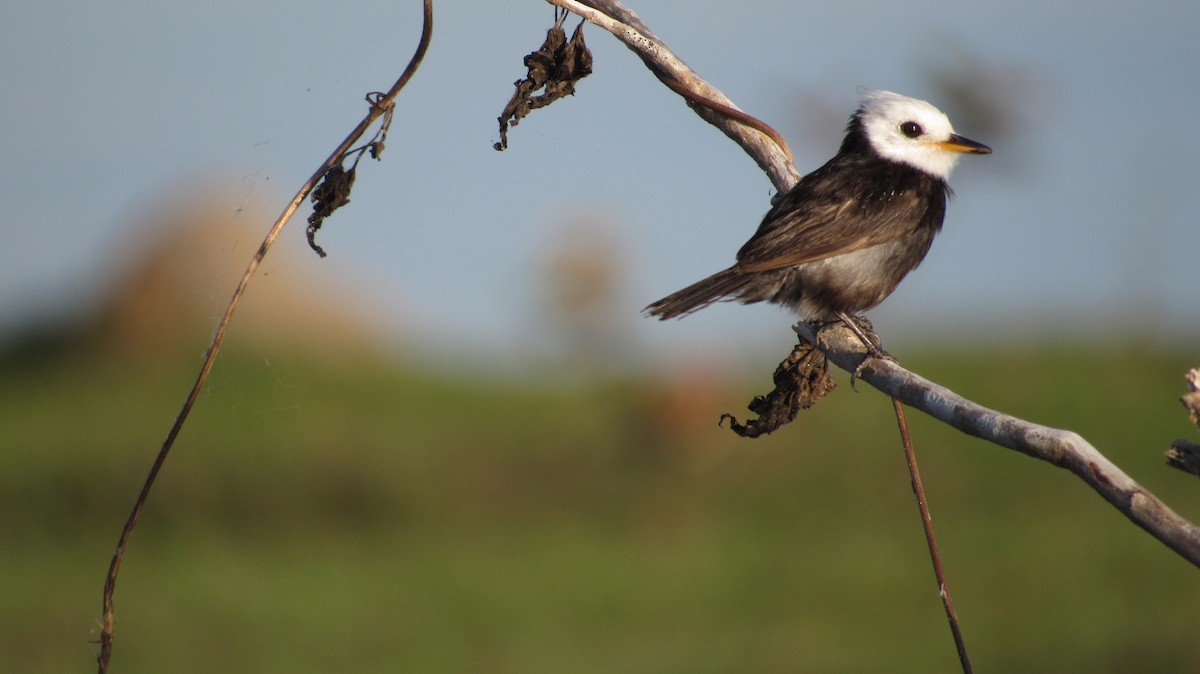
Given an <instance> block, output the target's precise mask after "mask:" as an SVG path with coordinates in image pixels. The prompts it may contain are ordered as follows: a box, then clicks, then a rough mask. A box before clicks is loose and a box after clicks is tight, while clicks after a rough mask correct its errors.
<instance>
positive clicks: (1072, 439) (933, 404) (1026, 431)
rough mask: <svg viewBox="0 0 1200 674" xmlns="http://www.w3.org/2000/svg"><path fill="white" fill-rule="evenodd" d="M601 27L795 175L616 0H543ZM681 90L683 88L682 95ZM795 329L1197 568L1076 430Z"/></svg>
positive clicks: (1184, 534) (1175, 529)
mask: <svg viewBox="0 0 1200 674" xmlns="http://www.w3.org/2000/svg"><path fill="white" fill-rule="evenodd" d="M547 2H549V3H551V4H553V5H557V6H559V7H562V8H564V9H567V10H570V11H571V12H574V13H575V14H578V15H580V16H582V17H584V18H585V19H587V20H588V21H590V22H592V23H594V24H596V25H597V26H600V27H601V28H603V29H605V30H607V31H609V32H610V33H612V34H613V35H614V36H616V37H617V39H619V40H620V41H621V42H623V43H624V44H625V45H626V46H627V47H629V49H631V50H633V52H634V53H636V54H637V55H638V56H639V57H641V59H642V61H643V62H644V63H645V64H646V67H647V68H649V69H650V70H651V72H653V73H654V75H655V76H657V77H658V78H659V79H660V80H662V81H663V82H664V83H665V84H667V85H668V86H669V87H671V89H672V90H675V91H678V92H680V93H681V95H684V96H685V98H687V99H688V101H689V102H690V103H692V104H693V109H694V110H695V111H696V114H698V115H700V116H701V117H702V118H704V119H705V120H707V121H708V122H710V123H712V124H713V125H714V126H716V127H718V128H719V129H721V131H723V132H724V133H725V134H726V135H727V136H729V137H730V138H731V139H733V140H734V142H736V143H738V145H740V146H741V147H742V149H743V150H745V152H746V153H747V154H748V155H750V157H751V158H753V159H754V161H755V162H756V163H757V164H758V165H759V166H760V167H761V168H762V169H763V171H764V172H766V174H767V176H768V178H770V180H771V182H772V183H773V184H774V185H775V188H776V189H777V190H779V191H780V192H783V191H785V190H787V189H789V188H790V187H792V186H793V185H794V184H795V183H796V182H797V181H798V180H799V178H800V175H801V174H800V173H799V172H798V171H797V170H796V167H795V165H794V164H793V162H792V160H791V157H790V152H788V151H787V149H786V146H784V145H783V144H782V143H780V142H778V141H776V140H775V139H774V138H773V137H772V136H771V135H770V134H768V133H764V132H762V131H760V130H759V129H758V128H756V127H754V126H752V125H748V124H746V123H745V122H744V121H740V120H738V119H734V118H730V117H729V116H728V115H726V114H724V113H722V112H720V111H719V110H717V109H714V108H713V107H712V106H704V105H696V104H695V102H696V101H697V100H708V101H715V102H717V103H718V104H720V105H724V106H728V107H729V108H731V109H733V110H737V107H736V106H735V105H734V104H733V102H732V101H730V100H729V98H728V97H726V96H725V94H723V93H722V92H721V91H720V90H719V89H717V88H716V87H714V86H712V85H711V84H709V83H708V82H706V81H705V80H704V79H703V78H701V77H700V76H699V75H697V74H696V73H695V72H693V71H692V69H691V68H689V67H688V66H687V64H685V63H684V62H683V61H682V59H680V58H679V57H678V56H676V55H675V54H674V53H672V52H671V50H670V49H669V48H668V47H667V46H666V45H665V44H664V43H663V42H662V40H660V39H659V38H658V37H657V36H655V35H654V33H653V32H651V31H650V29H649V28H648V27H647V26H646V25H645V24H644V23H642V21H641V19H639V18H638V16H637V15H636V14H635V13H634V12H632V11H631V10H629V9H628V8H626V7H624V6H623V5H622V4H621V3H620V2H617V1H616V0H547ZM681 89H682V90H684V91H686V92H688V93H684V91H681ZM796 331H797V333H799V334H800V335H801V337H802V338H803V339H806V340H808V341H810V342H811V343H813V344H815V345H816V346H817V348H819V349H820V350H821V351H822V352H823V353H825V355H826V356H827V357H828V358H829V360H831V361H832V362H833V363H834V364H836V365H837V366H838V367H841V368H842V369H844V370H847V371H848V372H852V373H853V372H856V371H858V372H859V374H860V375H861V379H862V380H863V381H865V382H867V383H868V384H870V385H871V386H874V387H875V388H877V389H879V390H880V391H882V392H884V393H886V394H887V395H889V396H892V397H893V398H895V399H896V400H899V401H901V402H902V403H904V404H906V405H909V406H910V407H915V408H917V409H919V410H921V411H923V412H925V413H926V414H928V415H930V416H932V417H933V418H935V419H937V420H939V421H941V422H943V423H946V424H948V425H950V426H953V427H954V428H957V429H958V430H960V431H962V432H964V433H967V434H969V435H974V436H975V437H978V438H982V439H984V440H987V441H988V442H991V443H994V444H997V445H999V446H1001V447H1007V448H1009V449H1014V450H1016V451H1019V452H1022V453H1024V454H1028V455H1029V456H1032V457H1034V458H1037V459H1041V460H1043V461H1046V462H1048V463H1051V464H1053V465H1055V466H1058V467H1060V468H1065V469H1067V470H1069V471H1071V473H1073V474H1075V475H1076V476H1077V477H1079V478H1080V479H1081V480H1083V481H1084V482H1085V483H1086V484H1087V485H1088V486H1089V487H1091V488H1092V489H1093V490H1094V491H1096V493H1098V494H1100V495H1101V496H1102V497H1104V499H1105V500H1106V501H1108V502H1109V503H1111V504H1112V505H1113V506H1114V507H1115V508H1117V509H1118V510H1120V511H1121V512H1122V513H1124V514H1125V516H1126V517H1128V518H1129V519H1130V520H1132V521H1133V522H1134V523H1135V524H1137V525H1138V526H1140V527H1142V528H1143V529H1145V530H1146V531H1147V532H1149V533H1150V534H1151V535H1152V536H1154V537H1155V538H1157V539H1158V540H1160V541H1162V543H1163V544H1165V545H1166V546H1167V547H1169V548H1171V549H1172V550H1174V551H1175V552H1177V553H1178V554H1179V555H1180V556H1182V557H1183V558H1185V559H1187V560H1188V561H1190V562H1191V563H1192V564H1195V565H1196V566H1200V527H1197V526H1196V525H1195V524H1192V523H1191V522H1189V521H1188V520H1186V519H1184V518H1183V517H1181V516H1180V515H1178V514H1177V513H1175V512H1174V511H1173V510H1171V509H1170V508H1168V507H1167V506H1166V504H1164V503H1163V502H1162V501H1161V500H1160V499H1159V498H1158V497H1156V496H1154V494H1152V493H1150V492H1149V491H1146V489H1144V488H1143V487H1142V486H1141V485H1139V484H1138V483H1137V482H1135V481H1134V480H1133V478H1131V477H1129V476H1128V475H1126V474H1125V473H1124V472H1123V471H1122V470H1121V469H1120V468H1118V467H1117V466H1116V465H1115V464H1113V463H1112V462H1111V461H1109V460H1108V459H1107V458H1106V457H1105V456H1104V455H1103V454H1101V453H1100V452H1099V451H1098V450H1097V449H1096V448H1095V447H1093V446H1092V445H1091V444H1089V443H1088V442H1087V441H1086V440H1084V439H1083V438H1082V437H1080V436H1079V435H1078V434H1077V433H1074V432H1071V431H1066V430H1059V429H1055V428H1049V427H1047V426H1041V425H1038V424H1034V423H1031V422H1028V421H1025V420H1022V419H1018V418H1016V417H1013V416H1009V415H1007V414H1002V413H1000V412H997V411H995V410H991V409H988V408H986V407H983V406H982V405H978V404H976V403H974V402H972V401H970V400H967V399H966V398H963V397H962V396H960V395H958V394H956V393H954V392H953V391H951V390H949V389H947V388H945V387H942V386H939V385H937V384H934V383H933V382H931V381H929V380H927V379H924V378H922V377H920V376H918V375H916V374H914V373H912V372H909V371H908V370H905V369H904V368H902V367H900V366H899V365H898V364H896V363H895V362H892V361H887V360H880V359H871V360H870V361H869V362H867V363H866V364H865V365H864V366H863V367H862V369H861V370H859V366H860V364H862V363H863V359H864V358H866V352H865V348H864V347H863V344H862V341H861V340H860V339H859V338H858V337H857V336H855V335H853V333H851V332H850V331H849V329H846V328H844V327H829V328H826V329H824V330H822V331H821V334H820V339H817V335H814V334H811V332H812V327H811V326H809V325H807V324H805V323H800V324H798V325H797V326H796Z"/></svg>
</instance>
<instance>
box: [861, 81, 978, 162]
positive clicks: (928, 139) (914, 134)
mask: <svg viewBox="0 0 1200 674" xmlns="http://www.w3.org/2000/svg"><path fill="white" fill-rule="evenodd" d="M854 117H855V119H856V120H857V121H858V122H859V123H860V124H861V125H862V130H863V133H864V134H865V135H866V137H867V142H868V143H869V144H870V145H871V147H872V149H874V150H875V151H876V152H877V153H879V155H880V156H881V157H883V158H885V159H888V160H890V161H894V162H898V163H901V164H907V165H909V166H912V167H914V168H916V169H918V170H920V171H923V172H925V173H928V174H930V175H932V176H935V177H938V178H941V179H943V180H945V179H946V178H949V177H950V172H951V171H952V170H954V165H955V164H957V163H958V159H959V157H960V156H961V155H962V153H964V152H967V153H972V154H990V153H991V151H992V150H991V149H990V148H989V147H987V146H986V145H982V144H980V143H976V142H975V141H973V140H969V139H967V138H963V137H962V136H959V135H958V134H956V133H954V127H952V126H951V125H950V118H949V117H947V116H946V114H945V113H944V112H942V111H941V110H938V109H937V108H935V107H933V106H932V105H930V104H929V103H927V102H925V101H922V100H918V99H915V98H909V97H907V96H901V95H900V94H895V93H892V92H890V91H870V92H867V95H866V98H865V99H863V103H862V106H861V107H859V109H858V112H856V113H854Z"/></svg>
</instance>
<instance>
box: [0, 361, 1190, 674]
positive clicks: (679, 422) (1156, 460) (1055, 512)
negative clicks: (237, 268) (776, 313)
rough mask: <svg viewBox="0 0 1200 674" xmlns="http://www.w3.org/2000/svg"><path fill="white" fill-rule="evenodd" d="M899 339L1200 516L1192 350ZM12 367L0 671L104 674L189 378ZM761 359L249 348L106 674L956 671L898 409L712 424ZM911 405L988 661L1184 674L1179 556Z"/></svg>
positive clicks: (957, 590) (150, 552) (166, 490)
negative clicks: (122, 546) (739, 366)
mask: <svg viewBox="0 0 1200 674" xmlns="http://www.w3.org/2000/svg"><path fill="white" fill-rule="evenodd" d="M780 355H783V354H780ZM903 355H904V361H905V364H906V365H907V366H909V367H910V368H912V369H914V370H916V371H917V372H920V373H922V374H923V375H925V376H927V377H929V378H931V379H933V380H935V381H938V382H940V383H942V384H945V385H947V386H949V387H950V388H952V389H955V390H956V391H958V392H960V393H962V394H964V395H966V396H968V397H970V398H972V399H974V400H976V401H978V402H980V403H983V404H985V405H988V406H991V407H995V408H998V409H1001V410H1004V411H1007V412H1011V413H1014V414H1017V415H1019V416H1023V417H1026V418H1029V419H1031V420H1034V421H1038V422H1041V423H1046V424H1049V425H1054V426H1059V427H1066V428H1071V429H1073V430H1076V431H1078V432H1079V433H1081V434H1082V435H1083V436H1084V437H1085V438H1087V439H1088V440H1090V441H1091V442H1092V443H1093V444H1095V445H1096V446H1097V447H1098V448H1100V449H1101V451H1103V452H1104V453H1106V455H1108V456H1109V457H1110V458H1111V459H1113V460H1114V461H1115V462H1116V463H1117V464H1118V465H1120V466H1121V467H1122V468H1124V469H1125V470H1126V471H1128V472H1129V473H1130V474H1131V475H1133V477H1134V478H1135V479H1137V480H1139V481H1140V482H1141V483H1142V484H1143V485H1145V486H1146V487H1147V488H1149V489H1151V490H1152V491H1154V492H1155V493H1157V494H1158V495H1159V496H1161V497H1162V498H1164V499H1165V500H1166V501H1167V503H1168V504H1169V505H1171V506H1172V507H1174V508H1175V509H1176V510H1178V511H1179V512H1181V514H1183V515H1184V516H1186V517H1189V518H1190V519H1192V520H1196V519H1200V483H1198V482H1197V480H1196V479H1194V478H1190V477H1188V476H1186V475H1184V474H1182V473H1178V472H1176V471H1173V470H1171V469H1169V468H1167V467H1166V466H1165V464H1164V460H1163V455H1162V452H1163V450H1164V449H1165V448H1166V447H1167V445H1168V444H1169V443H1170V441H1171V440H1173V439H1175V438H1177V437H1191V438H1193V439H1194V437H1195V431H1194V429H1190V428H1189V426H1188V424H1187V420H1186V418H1185V416H1184V414H1183V411H1182V407H1181V406H1180V405H1179V403H1178V401H1177V397H1178V396H1179V395H1180V394H1181V393H1182V392H1183V391H1184V381H1183V378H1182V375H1183V373H1184V371H1185V370H1186V369H1187V368H1188V367H1194V366H1196V365H1200V362H1194V360H1195V358H1196V357H1197V355H1196V354H1195V353H1192V354H1174V355H1171V354H1162V353H1156V352H1146V351H1141V350H1138V349H1136V348H1117V347H1109V348H1104V349H1094V350H1084V351H1073V350H1068V349H1056V348H1046V349H1040V350H1010V351H1003V352H1000V353H977V354H946V353H925V354H915V353H914V354H908V353H906V354H903ZM1189 359H1191V360H1189ZM19 362H20V364H18V362H17V361H14V360H9V361H6V363H5V364H3V365H0V445H2V446H3V449H4V452H3V456H4V460H5V468H4V470H3V471H2V472H0V482H2V483H0V501H2V503H3V512H4V516H3V518H2V520H0V533H2V534H3V538H4V541H5V545H4V546H3V549H2V550H0V568H3V569H4V572H5V576H6V582H5V583H3V585H2V586H0V633H2V634H3V635H4V637H3V638H0V662H3V663H4V665H3V668H2V669H3V670H4V671H9V672H31V673H32V672H55V673H58V672H69V671H91V670H92V669H93V668H94V660H93V659H94V657H95V655H96V652H97V646H96V644H95V643H92V642H93V641H94V640H95V639H96V637H97V633H98V620H99V617H100V599H101V587H102V583H103V579H104V573H105V571H106V569H107V565H108V562H109V559H110V556H111V554H112V550H113V545H114V544H115V541H116V537H117V534H118V533H119V528H120V525H121V524H122V523H123V522H124V519H125V517H126V514H127V512H128V508H129V506H130V505H131V502H132V499H133V497H134V496H135V494H136V492H137V489H138V487H139V486H140V483H141V480H142V478H143V477H144V475H145V472H146V470H147V468H148V467H149V464H150V461H151V459H152V457H153V454H154V452H155V451H156V450H157V448H158V445H159V444H160V443H161V441H162V438H163V435H164V434H165V432H166V430H167V428H168V427H169V425H170V422H171V420H172V419H173V418H174V415H175V412H176V409H177V406H178V405H179V403H180V401H181V400H182V397H183V395H184V394H185V393H186V390H187V388H188V387H189V386H190V384H191V379H192V377H193V376H194V373H193V368H194V367H195V366H196V365H197V364H196V363H195V362H194V359H193V360H192V361H189V362H187V363H180V364H176V365H172V366H163V365H151V364H149V363H147V362H145V361H139V360H137V359H127V360H124V361H119V360H118V361H112V360H109V361H104V360H102V359H98V358H95V357H92V356H87V355H77V356H70V355H67V356H62V357H57V356H55V357H51V356H45V357H42V358H40V359H35V360H33V361H30V360H29V359H28V358H22V359H21V360H20V361H19ZM773 367H774V362H768V361H764V363H763V364H762V367H761V368H760V371H758V372H748V373H746V376H745V377H744V378H743V379H741V380H739V381H737V382H733V383H729V382H725V381H722V380H720V379H717V378H713V377H704V376H701V375H697V376H695V377H691V378H689V377H687V376H675V377H666V376H654V377H652V376H649V375H647V376H646V377H645V378H638V377H622V378H620V379H615V380H608V381H599V382H593V383H576V384H568V383H563V382H562V381H517V380H513V379H507V380H504V379H497V378H483V379H477V378H475V377H472V376H470V375H469V374H467V373H466V372H465V371H464V372H460V373H458V374H455V375H434V374H430V373H428V372H423V371H421V370H420V369H417V368H412V367H403V366H394V365H386V364H381V363H380V362H377V361H370V360H367V359H363V360H360V361H351V360H341V361H338V362H336V363H332V362H328V361H326V360H324V359H321V358H312V357H308V358H305V357H301V356H293V357H288V356H286V355H283V354H277V353H271V354H268V355H267V357H265V358H264V355H263V354H262V353H261V352H258V353H252V352H248V351H247V350H243V351H242V352H241V353H238V352H237V351H236V349H235V351H234V352H233V353H232V354H231V355H228V356H226V357H223V358H222V359H221V360H220V361H219V363H218V365H217V368H216V369H215V371H214V373H213V379H212V380H211V383H210V385H209V386H208V387H207V389H206V390H205V392H204V394H203V395H202V397H201V399H200V401H199V404H198V406H197V408H196V411H195V413H194V414H193V417H192V419H191V420H190V421H189V424H188V426H187V427H185V429H184V432H183V434H182V436H181V438H180V441H179V443H178V444H177V446H176V449H175V452H174V454H173V455H172V457H171V458H170V460H169V461H168V462H167V465H166V468H165V470H164V473H163V474H162V476H161V479H160V481H159V483H158V485H157V487H156V491H155V492H154V493H153V494H152V496H151V499H150V502H149V505H148V508H147V511H146V514H145V516H144V518H143V521H142V524H141V526H140V528H139V529H138V531H137V533H136V534H135V536H134V539H133V542H132V546H131V548H130V550H129V553H128V556H127V557H126V561H125V565H124V567H123V569H122V575H121V577H120V581H119V583H118V586H117V595H116V609H117V613H116V618H117V622H116V641H115V649H114V656H113V668H112V671H114V672H179V673H186V672H328V671H344V672H500V673H504V672H511V673H522V674H525V673H536V672H547V673H549V672H556V673H557V672H597V673H599V672H605V673H620V672H647V673H651V672H653V673H659V672H680V673H685V672H686V673H702V672H883V671H886V672H952V671H956V670H957V666H958V665H957V659H956V656H955V653H954V648H953V644H952V642H951V639H950V634H949V630H948V628H947V626H946V623H945V618H944V616H943V614H942V608H941V604H940V602H939V599H938V596H937V592H936V586H935V583H934V579H933V573H932V571H931V568H930V564H929V560H928V557H927V553H926V550H925V543H924V540H923V538H922V535H921V530H920V525H919V520H918V516H917V513H916V507H915V504H914V503H913V500H912V496H911V491H910V487H909V483H908V477H907V474H906V471H905V467H904V459H903V454H902V451H901V449H900V446H899V443H898V441H897V438H896V432H895V421H894V419H893V417H892V414H891V408H890V403H889V401H888V400H887V399H886V398H884V397H883V396H882V395H880V394H878V393H877V392H875V391H874V390H871V389H870V388H869V387H867V386H861V387H860V391H859V392H858V393H854V392H852V391H851V390H850V388H849V386H847V385H846V378H845V376H844V375H843V374H841V373H839V389H838V390H837V391H836V392H835V393H834V394H833V395H832V396H831V397H830V398H829V399H827V400H826V401H824V402H822V403H821V404H820V405H819V406H817V407H816V408H814V409H812V410H809V411H807V412H804V413H802V414H801V417H800V419H798V420H797V422H796V423H794V424H792V425H791V426H788V427H786V428H784V429H783V430H781V431H780V432H778V433H776V435H775V436H773V437H770V438H764V439H760V440H755V441H750V440H741V439H738V438H736V437H734V436H733V435H732V434H731V433H730V432H728V431H727V430H723V429H720V428H717V426H716V420H717V418H718V416H719V415H720V414H721V413H722V412H726V411H728V412H734V413H737V414H738V415H739V416H741V413H742V412H743V411H744V406H745V403H746V402H747V401H748V400H749V399H750V397H751V396H752V395H754V394H755V393H759V392H763V391H765V389H766V388H768V387H769V376H770V372H771V369H772V368H773ZM760 389H762V390H763V391H760ZM910 423H911V424H912V426H913V434H914V438H915V441H916V443H917V451H918V455H919V457H920V459H921V461H922V468H923V472H924V476H925V481H926V487H927V490H928V492H929V498H930V503H931V507H932V509H933V516H934V521H935V524H936V526H937V530H938V534H939V536H940V541H941V545H942V553H943V557H944V560H945V564H946V567H947V571H948V573H949V576H950V584H951V588H952V590H953V592H954V596H955V601H956V604H957V607H958V610H959V614H960V618H961V621H962V625H963V630H964V634H965V637H966V639H967V644H968V647H969V649H970V653H971V656H972V659H973V661H974V664H975V666H976V669H977V671H981V672H1132V671H1141V672H1194V671H1200V639H1197V637H1196V625H1198V624H1200V575H1198V574H1197V571H1196V569H1195V568H1194V567H1192V566H1191V565H1189V564H1188V563H1186V562H1184V561H1183V560H1181V559H1179V558H1178V557H1176V556H1175V555H1174V553H1172V552H1170V551H1169V550H1167V549H1166V548H1165V547H1163V546H1162V545H1161V544H1159V543H1158V542H1156V541H1155V540H1153V539H1152V538H1151V537H1150V536H1148V535H1147V534H1145V533H1144V532H1142V531H1141V530H1140V529H1138V528H1136V527H1135V526H1134V525H1133V524H1131V523H1129V522H1128V521H1127V520H1125V519H1124V517H1123V516H1121V515H1120V514H1119V513H1118V512H1117V511H1116V510H1114V509H1113V508H1111V507H1110V506H1109V505H1107V504H1106V503H1105V502H1104V501H1103V500H1101V499H1100V498H1099V497H1098V496H1096V495H1095V494H1094V493H1092V492H1091V491H1090V490H1088V489H1087V488H1086V487H1085V486H1084V485H1083V484H1082V483H1081V482H1079V481H1078V480H1077V479H1076V478H1074V477H1073V476H1071V475H1069V474H1067V473H1066V472H1064V471H1061V470H1059V469H1056V468H1053V467H1051V466H1048V465H1046V464H1042V463H1039V462H1036V461H1034V460H1032V459H1029V458H1026V457H1024V456H1021V455H1018V454H1016V453H1013V452H1010V451H1007V450H1002V449H998V448H995V447H993V446H990V445H987V444H985V443H982V442H980V441H978V440H975V439H973V438H969V437H966V436H963V435H961V434H958V433H957V432H954V431H951V430H948V429H946V428H944V427H942V426H940V425H939V424H936V423H934V422H932V421H930V420H929V419H927V418H925V417H924V416H922V415H920V414H919V413H915V412H914V413H912V416H911V417H910Z"/></svg>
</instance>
